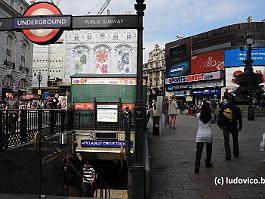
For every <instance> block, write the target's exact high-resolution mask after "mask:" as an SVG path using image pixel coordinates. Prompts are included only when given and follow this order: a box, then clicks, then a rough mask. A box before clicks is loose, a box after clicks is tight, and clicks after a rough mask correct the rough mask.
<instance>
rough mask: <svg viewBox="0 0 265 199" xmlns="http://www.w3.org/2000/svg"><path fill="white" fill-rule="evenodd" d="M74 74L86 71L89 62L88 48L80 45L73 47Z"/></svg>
mask: <svg viewBox="0 0 265 199" xmlns="http://www.w3.org/2000/svg"><path fill="white" fill-rule="evenodd" d="M73 62H74V66H75V68H74V74H76V73H78V74H80V73H86V72H87V63H88V48H86V47H83V46H80V47H77V48H75V49H73Z"/></svg>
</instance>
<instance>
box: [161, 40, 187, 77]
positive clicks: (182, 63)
mask: <svg viewBox="0 0 265 199" xmlns="http://www.w3.org/2000/svg"><path fill="white" fill-rule="evenodd" d="M191 43H192V42H191V37H188V38H184V39H180V40H177V41H174V42H170V43H167V44H166V46H165V61H166V78H169V77H177V76H182V75H190V58H191Z"/></svg>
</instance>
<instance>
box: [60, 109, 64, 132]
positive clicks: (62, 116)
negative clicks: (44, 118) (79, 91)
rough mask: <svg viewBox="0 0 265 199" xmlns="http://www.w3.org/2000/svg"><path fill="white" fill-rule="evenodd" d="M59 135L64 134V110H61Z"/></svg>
mask: <svg viewBox="0 0 265 199" xmlns="http://www.w3.org/2000/svg"><path fill="white" fill-rule="evenodd" d="M60 113H61V133H63V132H64V124H65V110H61V111H60Z"/></svg>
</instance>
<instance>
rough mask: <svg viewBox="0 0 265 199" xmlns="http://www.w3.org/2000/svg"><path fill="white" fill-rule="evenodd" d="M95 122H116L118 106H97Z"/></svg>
mask: <svg viewBox="0 0 265 199" xmlns="http://www.w3.org/2000/svg"><path fill="white" fill-rule="evenodd" d="M97 122H118V105H107V104H104V105H97Z"/></svg>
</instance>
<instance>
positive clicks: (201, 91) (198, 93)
mask: <svg viewBox="0 0 265 199" xmlns="http://www.w3.org/2000/svg"><path fill="white" fill-rule="evenodd" d="M220 94H221V90H220V89H218V88H217V89H215V88H209V89H198V90H193V91H192V95H193V96H204V95H220Z"/></svg>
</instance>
